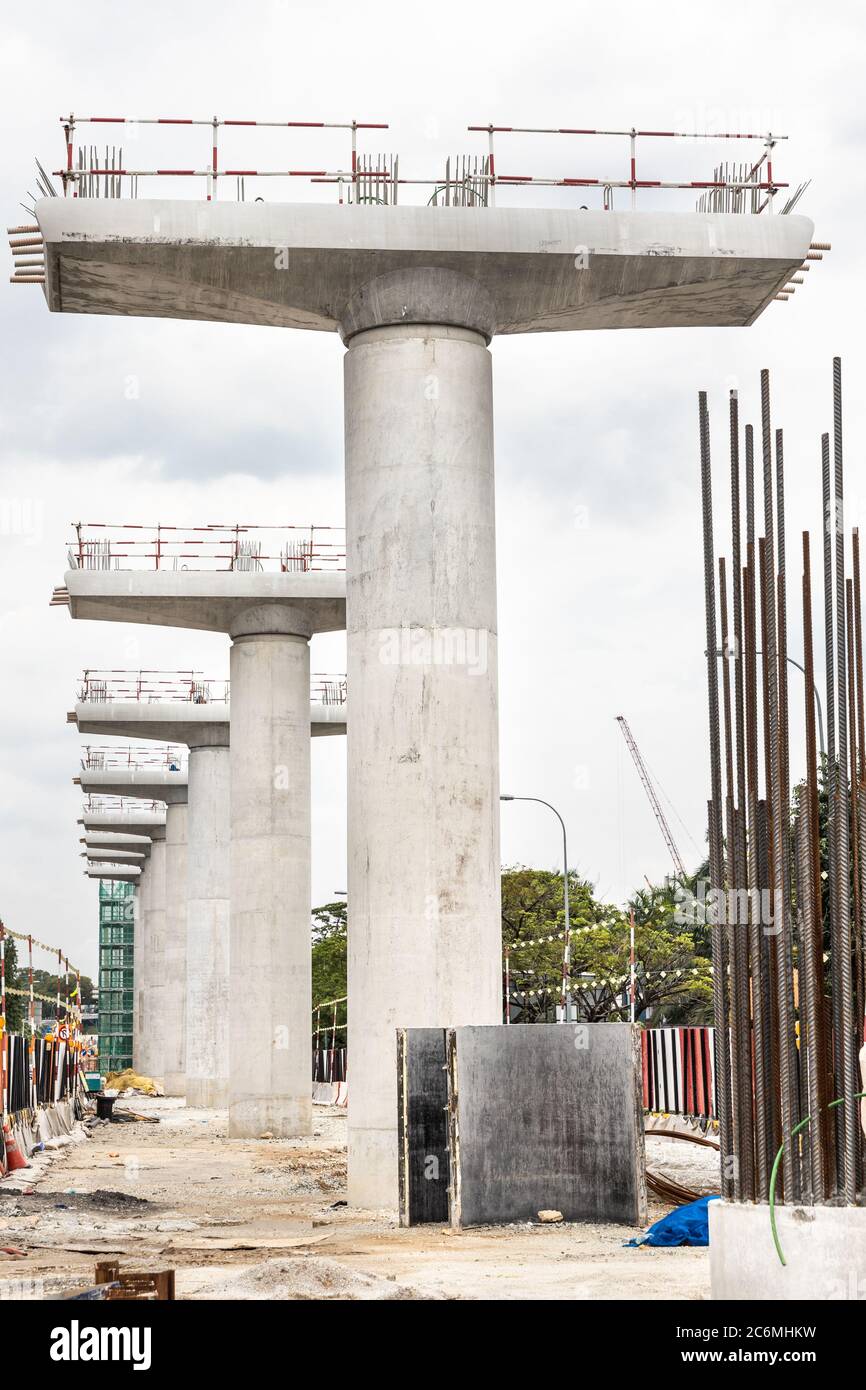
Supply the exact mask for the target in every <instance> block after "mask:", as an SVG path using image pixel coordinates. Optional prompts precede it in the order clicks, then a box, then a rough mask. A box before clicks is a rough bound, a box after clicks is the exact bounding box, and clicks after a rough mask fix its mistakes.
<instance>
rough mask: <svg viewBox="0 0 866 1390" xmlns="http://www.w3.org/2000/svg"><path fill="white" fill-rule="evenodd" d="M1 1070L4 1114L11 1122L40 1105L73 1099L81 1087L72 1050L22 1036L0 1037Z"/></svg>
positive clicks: (9, 1034)
mask: <svg viewBox="0 0 866 1390" xmlns="http://www.w3.org/2000/svg"><path fill="white" fill-rule="evenodd" d="M31 1048H32V1052H31ZM2 1070H3V1083H4V1091H3V1103H4V1114H5V1115H9V1116H11V1117H13V1121H14V1118H15V1117H16V1116H18V1115H20V1114H22V1113H25V1112H32V1111H34V1110H36V1109H37V1108H38V1107H40V1106H52V1105H56V1104H58V1103H59V1102H60V1101H68V1100H71V1099H73V1097H74V1096H75V1094H76V1093H77V1091H78V1089H79V1087H80V1084H81V1082H80V1072H79V1068H78V1062H77V1054H76V1051H75V1049H74V1048H70V1047H69V1046H68V1044H67V1043H65V1042H63V1041H61V1040H53V1039H52V1040H49V1039H47V1038H40V1037H34V1038H32V1039H31V1038H28V1037H26V1036H25V1035H24V1034H23V1033H6V1034H4V1035H3V1040H2Z"/></svg>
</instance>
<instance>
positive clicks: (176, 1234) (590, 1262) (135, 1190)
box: [0, 1097, 718, 1300]
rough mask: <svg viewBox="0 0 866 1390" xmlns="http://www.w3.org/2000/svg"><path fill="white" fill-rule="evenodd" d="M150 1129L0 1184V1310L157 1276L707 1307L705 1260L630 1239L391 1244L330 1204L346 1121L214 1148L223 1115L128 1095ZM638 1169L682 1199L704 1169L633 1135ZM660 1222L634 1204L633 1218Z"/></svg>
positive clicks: (436, 1233)
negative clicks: (98, 1269) (121, 1277)
mask: <svg viewBox="0 0 866 1390" xmlns="http://www.w3.org/2000/svg"><path fill="white" fill-rule="evenodd" d="M117 1108H118V1109H122V1110H127V1111H130V1112H137V1113H139V1114H141V1115H144V1116H148V1117H151V1118H157V1119H158V1121H159V1123H158V1124H149V1123H127V1124H96V1125H93V1126H92V1127H89V1129H88V1133H89V1138H88V1139H87V1140H86V1141H84V1142H80V1143H77V1144H70V1145H68V1146H67V1147H65V1148H64V1149H62V1150H59V1151H58V1152H57V1153H56V1154H54V1155H52V1159H51V1162H50V1164H42V1165H40V1167H39V1169H38V1170H34V1172H33V1173H25V1174H23V1175H22V1176H23V1177H24V1178H25V1180H26V1181H27V1183H28V1184H29V1185H30V1186H29V1187H24V1184H23V1183H19V1184H17V1186H18V1187H19V1188H22V1187H23V1188H24V1190H23V1191H22V1192H19V1193H18V1194H15V1193H8V1194H7V1192H6V1190H5V1184H4V1185H3V1187H0V1246H8V1247H10V1248H12V1249H17V1250H20V1251H22V1252H23V1254H22V1255H0V1298H3V1297H7V1298H8V1297H39V1296H42V1295H43V1294H44V1293H49V1292H53V1291H56V1290H58V1289H63V1288H70V1287H80V1286H82V1285H86V1284H89V1283H91V1282H92V1279H93V1266H94V1262H95V1261H96V1260H97V1259H99V1258H108V1257H110V1258H113V1259H118V1260H119V1261H120V1264H121V1267H123V1268H129V1269H148V1268H150V1269H162V1268H174V1269H175V1270H176V1271H177V1291H178V1297H179V1298H194V1299H219V1298H244V1299H274V1300H283V1299H329V1300H330V1299H334V1300H360V1299H365V1300H366V1299H389V1300H394V1299H407V1298H425V1299H427V1298H435V1299H442V1298H445V1299H478V1298H481V1299H497V1300H498V1299H606V1298H614V1299H642V1298H657V1297H659V1296H664V1297H666V1298H674V1299H702V1298H707V1297H708V1296H709V1270H708V1260H707V1251H706V1250H705V1249H704V1250H701V1249H697V1250H695V1249H677V1250H661V1249H649V1248H647V1247H643V1248H640V1249H627V1248H625V1242H626V1241H627V1240H629V1239H630V1238H631V1237H632V1236H633V1235H636V1234H638V1232H637V1231H636V1230H634V1229H632V1228H630V1227H627V1226H619V1225H595V1224H588V1223H575V1224H561V1225H551V1226H541V1225H534V1224H532V1225H530V1224H526V1225H518V1226H505V1227H502V1226H498V1227H484V1228H477V1229H476V1228H473V1229H472V1230H465V1231H457V1232H455V1231H451V1230H450V1228H448V1227H444V1226H429V1227H428V1226H423V1227H413V1228H411V1229H409V1230H403V1229H401V1228H400V1227H399V1226H398V1224H397V1220H396V1216H395V1215H394V1214H393V1213H389V1212H373V1211H369V1212H365V1211H360V1210H358V1209H355V1208H351V1209H350V1208H348V1207H347V1206H346V1205H345V1195H346V1194H345V1180H346V1149H345V1137H346V1114H345V1111H343V1110H337V1109H330V1108H325V1107H318V1106H317V1107H316V1110H315V1112H314V1133H313V1134H312V1135H310V1136H308V1137H306V1138H304V1139H297V1140H276V1139H260V1140H238V1139H232V1140H230V1139H228V1137H227V1115H226V1114H225V1113H224V1112H214V1111H204V1110H193V1109H187V1107H186V1106H185V1105H184V1104H183V1102H182V1101H176V1100H169V1099H162V1098H160V1099H149V1098H143V1097H141V1098H140V1097H135V1098H134V1099H130V1100H127V1101H121V1102H119V1103H118V1107H117ZM647 1161H648V1164H649V1166H650V1168H652V1169H653V1170H655V1171H657V1172H662V1173H664V1174H666V1175H667V1176H669V1177H671V1178H674V1179H675V1180H676V1181H677V1182H680V1183H683V1184H684V1185H686V1186H689V1187H692V1188H693V1189H695V1190H698V1191H711V1190H713V1188H714V1186H715V1175H716V1172H717V1168H718V1155H717V1154H716V1153H715V1152H714V1151H712V1150H710V1149H704V1148H700V1147H698V1146H696V1145H692V1144H689V1143H685V1142H682V1141H676V1140H671V1139H660V1138H657V1137H654V1136H649V1137H648V1139H647ZM667 1209H668V1208H667V1207H665V1206H664V1205H663V1204H661V1203H658V1202H656V1201H653V1200H652V1199H651V1203H650V1211H649V1217H650V1220H655V1219H657V1218H658V1217H659V1216H661V1215H662V1214H663V1213H664V1211H665V1210H667Z"/></svg>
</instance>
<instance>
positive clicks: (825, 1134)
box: [800, 531, 833, 1201]
mask: <svg viewBox="0 0 866 1390" xmlns="http://www.w3.org/2000/svg"><path fill="white" fill-rule="evenodd" d="M803 669H804V671H805V676H806V679H805V683H804V691H805V723H806V797H807V808H806V809H807V811H808V816H809V849H810V853H811V861H812V894H811V897H812V921H811V935H806V936H805V937H804V931H807V929H808V923H805V922H804V925H803V929H802V930H801V933H800V970H801V971H802V970H803V969H805V968H807V966H806V962H805V960H804V956H805V955H808V957H809V961H810V962H811V964H810V966H809V967H808V968H810V969H811V971H812V974H813V976H814V980H815V1017H814V1020H813V1030H814V1031H813V1043H811V1044H810V1047H811V1049H812V1050H811V1053H810V1057H811V1062H812V1064H813V1066H814V1075H810V1076H809V1078H808V1084H809V1087H810V1090H809V1095H810V1100H809V1113H810V1115H811V1116H812V1125H811V1128H812V1130H813V1131H814V1134H815V1142H816V1146H817V1147H818V1148H819V1149H820V1154H821V1174H822V1177H821V1182H820V1184H819V1185H818V1186H817V1187H816V1185H815V1166H814V1165H815V1160H814V1154H813V1157H812V1195H813V1200H814V1201H822V1200H823V1199H824V1198H825V1197H826V1195H827V1183H828V1177H829V1173H830V1161H831V1156H832V1149H831V1145H830V1123H829V1116H828V1112H827V1105H828V1103H829V1101H830V1100H832V1099H833V1097H832V1096H829V1095H828V1094H827V1058H828V1047H827V1035H826V1027H825V1017H824V1011H825V999H824V909H823V896H824V895H823V879H822V877H821V821H820V803H819V796H818V750H817V745H816V740H815V701H814V695H813V692H814V688H815V649H814V643H813V640H812V562H811V553H810V543H809V532H808V531H804V532H803ZM800 872H801V873H802V870H801V871H800ZM813 1080H814V1083H815V1086H816V1088H817V1091H816V1095H817V1101H815V1100H814V1099H813V1098H812V1091H811V1085H812V1081H813ZM816 1103H817V1109H816V1108H815V1105H816Z"/></svg>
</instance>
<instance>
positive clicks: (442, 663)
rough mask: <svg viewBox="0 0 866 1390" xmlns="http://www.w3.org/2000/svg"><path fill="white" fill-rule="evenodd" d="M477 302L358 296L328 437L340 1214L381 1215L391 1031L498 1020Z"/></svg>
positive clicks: (491, 587)
mask: <svg viewBox="0 0 866 1390" xmlns="http://www.w3.org/2000/svg"><path fill="white" fill-rule="evenodd" d="M493 326H494V314H493V309H492V306H491V305H490V303H489V301H488V300H487V297H486V295H485V293H484V292H483V290H481V289H480V287H479V286H478V285H476V284H475V283H474V282H473V281H470V280H468V279H466V278H464V277H463V276H461V275H458V274H454V273H452V272H448V271H443V270H415V271H411V272H402V271H400V272H396V273H394V274H388V275H384V276H382V277H380V278H379V279H377V280H374V281H372V282H371V283H370V284H369V285H367V286H365V287H364V289H363V291H361V292H360V293H359V294H357V295H355V296H354V297H353V299H352V300H350V301H349V304H348V306H347V309H346V312H345V314H344V316H343V320H342V332H343V337H344V340H345V341H346V342H347V345H348V351H347V353H346V357H345V424H346V526H347V536H346V544H347V560H346V570H347V575H346V581H347V592H346V627H347V638H348V685H349V691H350V696H349V698H350V701H351V716H350V720H349V726H348V782H349V791H348V818H349V819H348V824H349V850H348V879H349V882H348V902H349V962H348V969H349V1073H350V1080H349V1197H350V1200H351V1201H352V1202H353V1203H354V1204H356V1205H360V1206H366V1207H391V1208H394V1207H396V1206H397V1201H398V1188H397V1134H396V1094H397V1078H396V1048H395V1029H396V1028H398V1027H440V1026H441V1027H445V1026H449V1025H451V1026H456V1025H460V1024H471V1023H475V1024H485V1023H500V1022H501V1021H502V1005H501V988H502V987H501V928H500V885H499V876H500V864H499V750H498V708H497V664H496V663H497V657H496V554H495V538H494V530H495V528H494V483H493V400H492V377H491V359H490V353H489V351H488V347H487V344H488V341H489V338H490V336H491V334H492V332H493Z"/></svg>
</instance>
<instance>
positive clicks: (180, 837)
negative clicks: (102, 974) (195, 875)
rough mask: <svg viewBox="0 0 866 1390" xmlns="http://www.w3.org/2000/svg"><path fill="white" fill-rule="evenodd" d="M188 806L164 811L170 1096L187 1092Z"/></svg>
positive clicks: (164, 1027)
mask: <svg viewBox="0 0 866 1390" xmlns="http://www.w3.org/2000/svg"><path fill="white" fill-rule="evenodd" d="M186 880H187V807H186V803H185V802H182V801H178V802H173V803H169V804H168V805H167V806H166V811H165V950H164V957H163V989H162V1018H161V1020H160V1021H159V1023H160V1025H161V1026H160V1032H161V1034H162V1042H163V1076H164V1084H165V1093H166V1095H167V1096H183V1095H185V1093H186V1085H185V1075H186V1039H185V1032H186V1028H185V1018H186V902H187V881H186Z"/></svg>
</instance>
